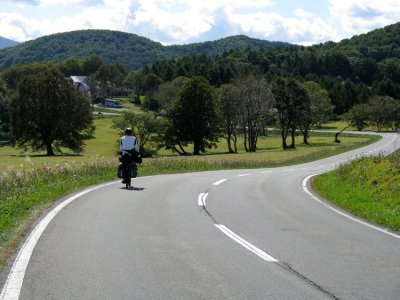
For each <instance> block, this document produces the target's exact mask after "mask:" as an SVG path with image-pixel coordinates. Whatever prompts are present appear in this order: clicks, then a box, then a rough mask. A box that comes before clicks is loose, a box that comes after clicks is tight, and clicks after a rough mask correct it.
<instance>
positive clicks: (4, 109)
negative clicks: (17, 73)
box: [0, 83, 10, 139]
mask: <svg viewBox="0 0 400 300" xmlns="http://www.w3.org/2000/svg"><path fill="white" fill-rule="evenodd" d="M9 131H10V101H9V99H8V97H7V94H6V89H5V87H4V86H3V83H1V84H0V139H5V138H7V136H8V133H9Z"/></svg>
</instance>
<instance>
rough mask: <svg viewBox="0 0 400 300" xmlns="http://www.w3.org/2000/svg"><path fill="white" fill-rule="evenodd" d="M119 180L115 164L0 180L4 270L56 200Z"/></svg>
mask: <svg viewBox="0 0 400 300" xmlns="http://www.w3.org/2000/svg"><path fill="white" fill-rule="evenodd" d="M113 178H115V162H114V161H112V162H111V161H109V162H105V161H102V162H91V163H77V164H74V165H68V164H65V165H60V166H56V167H53V168H49V167H43V168H40V169H38V168H31V169H29V168H25V169H23V170H22V171H11V172H10V173H9V174H8V175H7V176H5V177H2V178H0V266H2V265H4V262H5V259H6V258H7V256H8V255H9V253H10V251H12V250H13V249H14V247H15V246H16V245H17V243H18V241H19V237H20V235H21V234H23V233H24V230H25V229H26V227H27V226H29V225H30V224H31V222H32V221H33V220H34V218H35V217H36V216H37V215H38V214H39V213H40V212H42V211H43V210H44V209H46V208H47V207H48V206H50V205H51V204H52V203H53V202H54V200H55V199H58V198H60V197H62V196H64V195H67V194H69V193H71V192H73V191H76V190H78V189H79V188H82V187H84V186H88V185H92V184H96V183H99V182H102V181H107V180H111V179H113Z"/></svg>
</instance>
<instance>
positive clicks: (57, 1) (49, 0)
mask: <svg viewBox="0 0 400 300" xmlns="http://www.w3.org/2000/svg"><path fill="white" fill-rule="evenodd" d="M84 2H85V0H40V1H39V5H40V6H55V5H62V6H69V5H76V4H80V3H84Z"/></svg>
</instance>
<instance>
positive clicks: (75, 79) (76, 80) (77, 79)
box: [70, 75, 87, 83]
mask: <svg viewBox="0 0 400 300" xmlns="http://www.w3.org/2000/svg"><path fill="white" fill-rule="evenodd" d="M70 78H71V80H72V81H73V82H74V83H79V82H82V83H85V80H86V78H87V76H77V75H74V76H70Z"/></svg>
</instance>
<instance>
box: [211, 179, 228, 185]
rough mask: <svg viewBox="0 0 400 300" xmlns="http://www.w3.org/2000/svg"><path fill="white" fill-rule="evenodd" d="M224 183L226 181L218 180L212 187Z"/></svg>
mask: <svg viewBox="0 0 400 300" xmlns="http://www.w3.org/2000/svg"><path fill="white" fill-rule="evenodd" d="M225 181H227V179H221V180H218V181H217V182H214V183H213V185H220V184H221V183H223V182H225Z"/></svg>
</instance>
